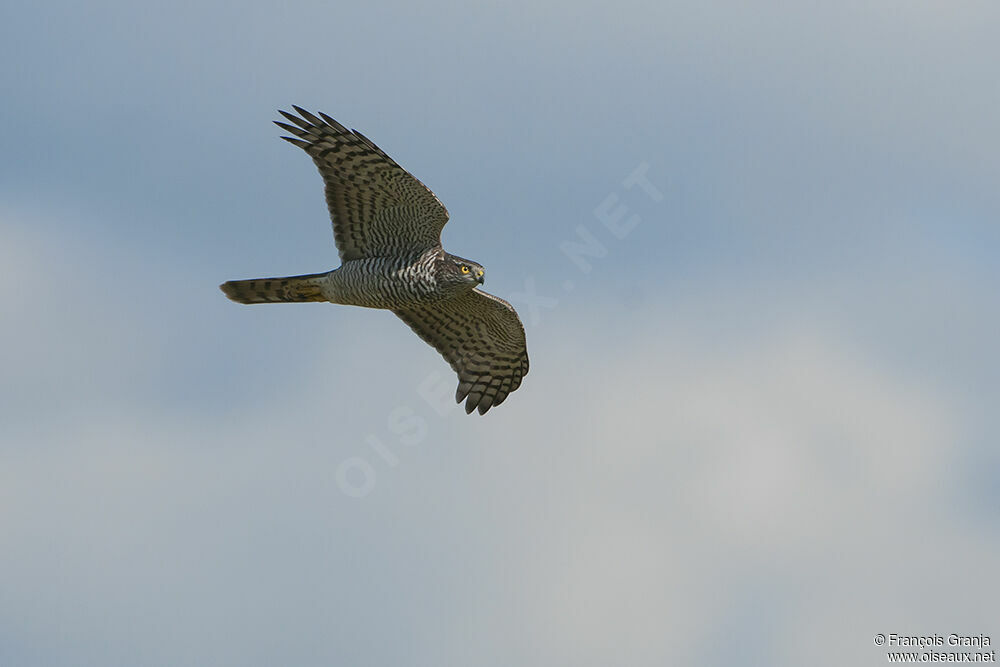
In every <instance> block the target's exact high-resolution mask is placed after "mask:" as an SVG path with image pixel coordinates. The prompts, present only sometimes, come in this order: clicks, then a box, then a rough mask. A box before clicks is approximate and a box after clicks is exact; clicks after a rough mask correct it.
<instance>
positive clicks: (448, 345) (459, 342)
mask: <svg viewBox="0 0 1000 667" xmlns="http://www.w3.org/2000/svg"><path fill="white" fill-rule="evenodd" d="M295 110H296V111H297V112H298V113H299V114H300V115H301V118H300V117H297V116H293V115H291V114H287V113H285V112H281V113H282V115H284V116H285V117H286V118H287V119H289V120H290V121H292V122H293V123H295V125H288V124H286V123H278V125H279V126H281V127H282V128H284V129H285V130H287V131H289V132H290V133H292V134H294V135H295V137H297V138H292V137H283V138H284V139H286V140H288V141H290V142H292V143H294V144H296V145H297V146H299V147H300V148H303V149H304V150H305V151H306V152H307V153H309V155H311V156H312V158H313V161H314V162H315V163H316V165H317V167H319V170H320V174H321V175H322V176H323V180H324V183H325V185H326V195H327V205H328V208H329V210H330V216H331V218H332V219H333V230H334V239H335V241H336V244H337V248H338V250H339V251H340V258H341V266H340V267H339V268H337V269H334V270H332V271H329V272H326V273H315V274H309V275H302V276H289V277H282V278H255V279H252V280H233V281H229V282H226V283H223V284H222V285H221V286H220V287H221V289H222V291H223V292H224V293H225V294H226V296H228V297H229V298H230V299H232V300H233V301H237V302H239V303H274V302H297V301H327V302H330V303H336V304H342V305H350V306H362V307H366V308H381V309H388V310H392V311H393V312H394V313H395V314H396V315H397V316H398V317H399V318H400V319H402V320H403V321H404V322H406V324H407V325H409V326H410V328H411V329H413V330H414V332H416V333H417V335H419V336H420V337H421V338H422V339H423V340H425V341H426V342H427V343H429V344H430V345H432V346H433V347H435V348H436V349H437V350H438V352H440V353H441V354H442V356H444V358H445V359H446V360H447V361H448V362H449V363H450V364H451V366H452V368H453V369H454V370H455V371H456V372H457V373H458V378H459V385H458V391H457V393H456V399H457V400H458V401H459V402H461V401H462V400H465V409H466V411H467V412H471V411H472V410H475V409H478V410H479V413H480V414H484V413H485V412H486V411H487V410H489V409H490V407H492V406H494V405H499V404H500V403H502V402H503V401H504V399H506V398H507V396H508V395H509V394H510V392H512V391H514V390H515V389H517V388H518V386H520V384H521V379H522V378H523V377H524V375H526V374H527V372H528V355H527V351H526V349H525V341H524V327H523V326H522V325H521V321H520V319H518V317H517V313H516V312H514V309H513V308H512V307H511V305H510V304H509V303H507V302H506V301H504V300H503V299H500V298H497V297H495V296H493V295H491V294H487V293H486V292H483V291H481V290H479V289H478V286H479V285H481V284H482V283H483V276H484V270H483V267H482V266H480V265H479V264H477V263H475V262H472V261H470V260H467V259H463V258H461V257H457V256H455V255H452V254H450V253H447V252H445V251H444V249H443V248H442V247H441V241H440V233H441V228H442V227H444V224H445V223H446V222H447V221H448V212H447V210H446V209H445V208H444V206H443V205H442V204H441V202H440V201H439V200H438V199H437V197H435V196H434V194H433V193H432V192H431V191H430V190H429V189H428V188H427V187H426V186H424V185H423V184H422V183H421V182H420V181H418V180H417V179H415V178H414V177H413V176H412V175H411V174H410V173H409V172H407V171H405V170H404V169H402V168H401V167H400V166H399V165H398V164H396V163H395V161H393V160H392V158H390V157H389V156H388V155H386V154H385V153H384V152H382V150H381V149H379V148H378V147H377V146H375V144H373V143H372V142H371V141H369V140H368V139H367V138H365V137H364V136H362V135H361V134H360V133H358V132H356V131H354V132H352V131H349V130H347V129H346V128H344V127H343V126H342V125H340V124H339V123H337V122H336V121H335V120H333V119H332V118H330V117H329V116H326V115H324V114H320V116H322V118H318V117H316V116H314V115H313V114H311V113H309V112H307V111H304V110H302V109H300V108H298V107H295Z"/></svg>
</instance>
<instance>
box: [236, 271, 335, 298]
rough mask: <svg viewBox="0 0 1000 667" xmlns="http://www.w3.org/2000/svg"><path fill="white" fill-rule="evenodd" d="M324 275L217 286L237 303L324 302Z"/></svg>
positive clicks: (314, 274) (259, 279)
mask: <svg viewBox="0 0 1000 667" xmlns="http://www.w3.org/2000/svg"><path fill="white" fill-rule="evenodd" d="M327 275H329V274H326V273H313V274H310V275H307V276H289V277H287V278H254V279H253V280H230V281H228V282H224V283H222V284H221V285H219V289H221V290H222V291H223V292H224V293H225V295H226V296H227V297H229V298H230V299H232V300H233V301H236V302H237V303H277V302H282V301H285V302H287V301H326V297H325V296H323V281H324V279H325V278H326V277H327Z"/></svg>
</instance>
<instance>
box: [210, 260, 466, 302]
mask: <svg viewBox="0 0 1000 667" xmlns="http://www.w3.org/2000/svg"><path fill="white" fill-rule="evenodd" d="M446 256H447V253H446V252H444V250H442V249H441V248H431V249H430V250H426V251H424V252H422V253H419V254H415V255H410V256H406V255H403V256H400V257H366V258H364V259H350V260H347V261H346V262H344V263H343V264H342V265H341V266H340V267H339V268H336V269H334V270H333V271H329V272H327V273H317V274H310V275H306V276H289V277H287V278H255V279H253V280H232V281H229V282H228V283H225V284H224V286H223V291H225V292H226V294H227V295H229V296H230V298H232V296H233V295H238V296H239V297H240V298H239V299H237V300H238V301H240V302H241V303H278V302H282V301H285V302H289V301H303V300H309V301H327V302H329V303H336V304H340V305H344V306H361V307H363V308H381V309H387V310H394V309H398V308H412V307H414V306H418V305H421V304H427V303H431V302H434V301H440V300H442V299H448V298H452V297H454V296H457V295H458V293H459V292H460V291H461V289H460V286H458V287H459V288H458V289H456V286H453V285H450V284H444V285H442V284H441V281H439V280H438V279H437V277H436V275H435V272H436V265H437V264H438V263H440V262H442V261H444V259H445V257H446ZM300 295H301V296H300ZM305 295H309V296H312V297H315V298H309V299H304V298H303V296H305Z"/></svg>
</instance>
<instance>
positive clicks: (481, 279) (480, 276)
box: [476, 271, 486, 285]
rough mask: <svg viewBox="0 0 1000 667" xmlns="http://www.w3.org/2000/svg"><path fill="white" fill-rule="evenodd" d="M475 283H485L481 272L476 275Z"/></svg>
mask: <svg viewBox="0 0 1000 667" xmlns="http://www.w3.org/2000/svg"><path fill="white" fill-rule="evenodd" d="M476 282H477V283H479V284H480V285H482V284H483V283H485V282H486V277H485V276H484V274H483V272H482V271H480V272H479V273H477V274H476Z"/></svg>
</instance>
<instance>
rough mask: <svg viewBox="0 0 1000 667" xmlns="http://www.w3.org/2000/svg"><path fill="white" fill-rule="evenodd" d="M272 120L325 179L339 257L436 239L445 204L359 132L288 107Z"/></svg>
mask: <svg viewBox="0 0 1000 667" xmlns="http://www.w3.org/2000/svg"><path fill="white" fill-rule="evenodd" d="M293 108H294V109H295V111H297V112H298V113H299V116H301V118H300V117H299V116H294V115H292V114H290V113H286V112H284V111H281V112H280V113H281V115H283V116H284V117H285V118H287V119H288V120H289V121H291V122H292V123H294V125H289V124H288V123H282V122H280V121H275V124H276V125H278V126H279V127H280V128H282V129H283V130H285V131H287V132H289V133H290V134H293V135H294V137H282V139H285V140H286V141H289V142H291V143H293V144H295V145H296V146H298V147H300V148H301V149H303V150H304V151H305V152H306V153H309V155H310V156H311V157H312V159H313V162H315V163H316V166H317V167H318V168H319V173H320V175H322V176H323V182H324V183H325V184H326V204H327V207H328V208H329V209H330V218H331V219H332V220H333V237H334V240H335V241H336V243H337V250H339V251H340V259H341V261H346V260H349V259H361V258H363V257H387V256H399V255H406V254H411V253H413V252H420V251H422V250H426V249H427V248H432V247H434V246H436V245H440V243H441V229H442V228H443V227H444V225H445V223H446V222H448V210H447V209H445V207H444V204H442V203H441V202H440V201H439V200H438V198H437V197H435V196H434V193H433V192H431V191H430V189H428V187H427V186H426V185H424V184H423V183H421V182H420V181H418V180H417V179H416V178H414V177H413V175H412V174H410V172H408V171H406V170H405V169H403V168H402V167H400V166H399V165H398V164H396V162H395V161H394V160H393V159H392V158H391V157H389V156H388V155H386V154H385V153H384V152H382V149H380V148H379V147H378V146H376V145H375V144H373V143H372V142H371V141H369V140H368V138H367V137H365V136H364V135H362V134H361V133H360V132H358V131H356V130H355V131H351V130H348V129H347V128H345V127H344V126H343V125H341V124H340V123H338V122H337V121H335V120H334V119H332V118H330V117H329V116H327V115H326V114H324V113H320V116H321V118H317V117H316V116H314V115H313V114H311V113H309V112H308V111H305V110H304V109H300V108H299V107H293Z"/></svg>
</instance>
